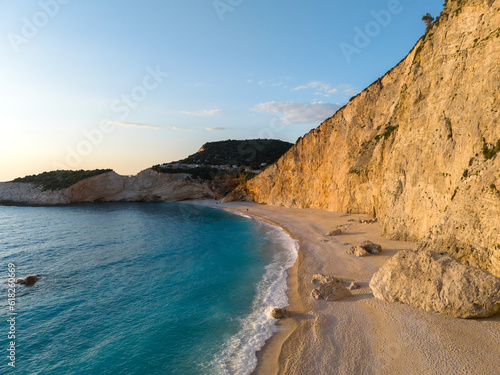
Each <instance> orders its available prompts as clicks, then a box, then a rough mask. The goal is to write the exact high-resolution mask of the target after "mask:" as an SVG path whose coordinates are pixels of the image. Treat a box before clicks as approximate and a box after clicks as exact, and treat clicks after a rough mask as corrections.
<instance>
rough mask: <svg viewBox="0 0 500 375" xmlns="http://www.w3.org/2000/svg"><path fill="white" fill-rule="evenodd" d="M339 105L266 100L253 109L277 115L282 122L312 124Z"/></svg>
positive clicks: (335, 110) (330, 114)
mask: <svg viewBox="0 0 500 375" xmlns="http://www.w3.org/2000/svg"><path fill="white" fill-rule="evenodd" d="M340 107H341V106H340V105H339V104H333V103H324V102H315V103H296V102H267V103H261V104H257V105H256V106H255V107H253V108H252V110H253V111H256V112H262V113H268V114H271V115H274V116H278V117H280V119H281V122H282V123H283V124H288V125H290V124H314V123H318V122H322V121H323V120H325V119H326V118H328V117H330V116H332V115H333V114H334V113H335V112H337V110H338V109H339V108H340Z"/></svg>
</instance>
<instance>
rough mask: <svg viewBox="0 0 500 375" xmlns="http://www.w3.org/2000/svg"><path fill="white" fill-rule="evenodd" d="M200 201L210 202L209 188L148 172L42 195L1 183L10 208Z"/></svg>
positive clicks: (0, 195)
mask: <svg viewBox="0 0 500 375" xmlns="http://www.w3.org/2000/svg"><path fill="white" fill-rule="evenodd" d="M203 198H213V193H212V191H211V190H210V189H209V187H208V184H203V183H200V182H197V181H196V180H192V179H191V178H190V175H188V174H166V173H157V172H155V171H153V170H151V169H147V170H145V171H143V172H141V173H139V174H137V175H136V176H132V177H128V176H121V175H119V174H117V173H115V172H108V173H104V174H100V175H97V176H94V177H90V178H87V179H85V180H82V181H80V182H77V183H76V184H74V185H72V186H70V187H69V188H66V189H62V190H58V191H51V190H46V191H42V189H41V188H40V187H37V186H35V185H33V184H30V183H12V182H3V183H0V201H2V202H4V203H11V204H35V205H55V204H70V203H86V202H119V201H126V202H178V201H182V200H186V199H203Z"/></svg>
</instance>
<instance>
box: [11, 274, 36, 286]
mask: <svg viewBox="0 0 500 375" xmlns="http://www.w3.org/2000/svg"><path fill="white" fill-rule="evenodd" d="M39 279H40V275H34V276H26V277H23V278H20V279H17V280H16V284H21V285H33V284H34V283H36V282H37V281H38V280H39Z"/></svg>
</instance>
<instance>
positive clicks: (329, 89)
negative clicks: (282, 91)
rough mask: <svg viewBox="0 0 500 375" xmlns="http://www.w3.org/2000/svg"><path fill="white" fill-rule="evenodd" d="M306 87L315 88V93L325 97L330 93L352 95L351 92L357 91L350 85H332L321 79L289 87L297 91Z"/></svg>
mask: <svg viewBox="0 0 500 375" xmlns="http://www.w3.org/2000/svg"><path fill="white" fill-rule="evenodd" d="M307 89H314V90H316V92H315V94H316V95H321V96H324V97H327V98H328V97H329V96H330V95H332V94H337V93H338V92H342V93H344V94H345V95H352V94H353V93H355V92H357V90H356V89H355V88H354V87H352V86H351V85H338V86H335V87H333V86H332V85H330V84H329V83H325V82H321V81H312V82H309V83H308V84H307V85H301V86H297V87H295V88H293V89H291V90H290V91H299V90H307Z"/></svg>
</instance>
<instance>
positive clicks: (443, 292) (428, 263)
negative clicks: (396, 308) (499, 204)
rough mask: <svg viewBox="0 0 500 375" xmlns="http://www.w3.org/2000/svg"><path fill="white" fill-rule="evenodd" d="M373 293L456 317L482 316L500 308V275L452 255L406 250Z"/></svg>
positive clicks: (378, 276) (381, 273)
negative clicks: (468, 264)
mask: <svg viewBox="0 0 500 375" xmlns="http://www.w3.org/2000/svg"><path fill="white" fill-rule="evenodd" d="M370 288H371V289H372V291H373V295H374V296H375V297H376V298H378V299H381V300H384V301H388V302H402V303H405V304H407V305H411V306H416V307H421V308H423V309H424V310H426V311H429V312H439V313H441V314H444V315H448V316H452V317H455V318H482V317H488V316H491V315H494V314H495V313H497V312H498V311H500V278H498V277H496V276H494V275H492V274H490V273H489V272H487V271H485V270H481V269H478V268H475V267H471V266H467V265H464V264H462V263H460V262H458V261H457V260H456V259H454V258H453V257H451V256H450V255H447V254H444V253H435V252H431V251H424V250H420V251H411V250H403V251H400V252H398V253H397V254H396V255H395V256H393V257H392V258H391V259H390V260H389V261H388V262H387V263H386V264H385V265H383V266H382V267H381V268H380V269H379V270H378V272H376V273H375V274H374V275H373V277H372V279H371V281H370Z"/></svg>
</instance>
